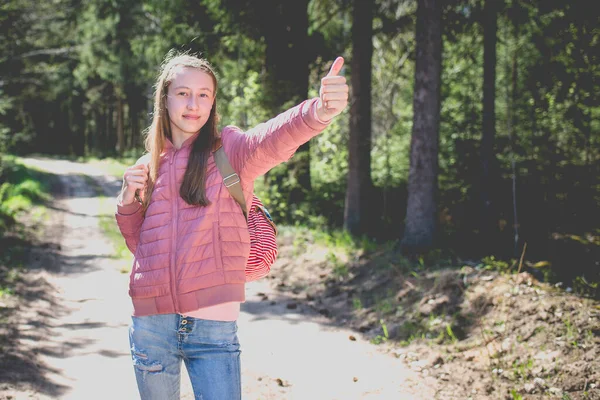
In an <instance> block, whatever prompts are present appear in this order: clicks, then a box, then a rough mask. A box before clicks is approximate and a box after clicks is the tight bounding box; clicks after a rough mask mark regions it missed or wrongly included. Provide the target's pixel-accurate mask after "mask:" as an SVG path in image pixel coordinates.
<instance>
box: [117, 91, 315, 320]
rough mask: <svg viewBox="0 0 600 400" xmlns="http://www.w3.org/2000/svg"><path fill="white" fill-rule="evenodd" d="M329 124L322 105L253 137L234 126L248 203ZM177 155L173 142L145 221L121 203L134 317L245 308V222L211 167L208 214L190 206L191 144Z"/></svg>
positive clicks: (305, 107)
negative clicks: (186, 192)
mask: <svg viewBox="0 0 600 400" xmlns="http://www.w3.org/2000/svg"><path fill="white" fill-rule="evenodd" d="M326 126H327V125H326V124H324V123H322V122H321V121H319V120H318V118H317V116H316V99H312V100H306V101H304V102H303V103H301V104H300V105H298V106H296V107H294V108H291V109H290V110H288V111H286V112H284V113H282V114H280V115H278V116H277V117H275V118H273V119H271V120H269V121H268V122H266V123H263V124H260V125H258V126H256V127H255V128H253V129H251V130H250V131H248V132H245V133H244V132H242V131H241V130H240V129H238V128H236V127H231V126H228V127H226V128H225V129H223V131H222V133H221V140H222V143H223V146H224V150H225V153H226V154H227V156H228V158H229V160H230V162H231V165H232V166H233V168H234V169H235V170H236V171H237V172H238V174H239V175H240V179H241V181H242V189H243V192H244V194H245V196H246V203H247V204H250V201H251V197H252V192H253V190H254V180H255V179H256V178H257V177H259V176H260V175H263V174H264V173H266V172H267V171H268V170H270V169H271V168H273V167H274V166H276V165H278V164H279V163H281V162H284V161H287V160H288V159H290V158H291V157H292V156H293V155H294V153H295V151H296V150H297V149H298V147H299V146H300V145H302V144H303V143H305V142H307V141H308V140H310V138H312V137H313V136H315V135H317V134H318V133H319V132H321V131H322V130H323V129H324V128H325V127H326ZM195 138H196V136H194V137H191V138H189V139H187V140H186V141H185V142H184V143H183V145H182V146H181V148H180V149H179V150H178V149H176V148H174V147H173V145H172V144H171V142H169V141H167V146H166V148H165V149H164V151H163V153H162V155H161V162H160V166H159V171H158V178H157V181H156V185H155V188H154V191H153V193H152V198H151V201H150V206H149V207H148V209H147V210H146V215H145V217H144V215H143V214H142V209H141V205H140V204H139V203H137V202H136V203H134V204H130V205H126V206H123V205H120V204H117V212H116V214H115V216H116V219H117V223H118V225H119V229H120V230H121V233H122V234H123V237H124V238H125V242H126V243H127V247H129V249H130V250H131V252H132V253H133V254H134V261H133V267H132V270H131V275H130V280H129V295H130V296H131V298H132V301H133V306H134V315H136V316H142V315H151V314H167V313H180V314H183V313H187V312H191V311H194V310H198V309H200V308H203V307H207V306H212V305H217V304H221V303H225V302H231V301H233V302H243V301H245V290H244V285H245V273H244V270H245V266H246V260H247V258H248V255H249V253H250V237H249V234H248V228H247V225H246V220H245V218H244V215H243V214H242V211H241V208H240V206H239V205H238V203H237V202H236V201H235V200H234V199H233V198H232V197H231V196H230V194H229V191H228V190H227V188H226V187H225V186H224V185H223V179H222V177H221V174H220V173H219V170H218V169H217V167H216V165H215V162H214V159H213V157H212V156H211V157H210V158H209V160H208V166H207V177H206V195H207V197H208V199H209V201H210V202H211V204H210V205H209V206H207V207H198V206H191V205H189V204H187V203H186V202H185V201H184V200H183V199H182V198H181V196H179V187H180V186H181V182H182V181H183V175H184V172H185V169H186V166H187V162H188V156H189V153H190V148H191V147H190V145H191V144H192V142H193V140H194V139H195Z"/></svg>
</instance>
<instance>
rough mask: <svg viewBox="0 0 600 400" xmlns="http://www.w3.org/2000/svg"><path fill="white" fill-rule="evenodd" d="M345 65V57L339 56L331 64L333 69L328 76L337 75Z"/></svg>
mask: <svg viewBox="0 0 600 400" xmlns="http://www.w3.org/2000/svg"><path fill="white" fill-rule="evenodd" d="M343 66H344V58H343V57H338V58H336V59H335V61H334V62H333V64H331V69H330V70H329V72H328V73H327V76H337V75H338V74H339V73H340V70H341V69H342V67H343Z"/></svg>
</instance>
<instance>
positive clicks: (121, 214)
mask: <svg viewBox="0 0 600 400" xmlns="http://www.w3.org/2000/svg"><path fill="white" fill-rule="evenodd" d="M115 218H116V219H117V225H119V230H120V231H121V234H122V235H123V237H124V238H125V244H127V247H128V248H129V250H130V251H131V252H132V253H133V254H135V249H136V248H137V245H138V242H139V240H140V230H141V227H142V222H143V221H144V214H143V210H142V205H141V204H140V203H138V202H137V201H136V202H133V203H132V204H128V205H125V206H124V205H122V204H121V203H120V202H119V200H117V211H116V212H115Z"/></svg>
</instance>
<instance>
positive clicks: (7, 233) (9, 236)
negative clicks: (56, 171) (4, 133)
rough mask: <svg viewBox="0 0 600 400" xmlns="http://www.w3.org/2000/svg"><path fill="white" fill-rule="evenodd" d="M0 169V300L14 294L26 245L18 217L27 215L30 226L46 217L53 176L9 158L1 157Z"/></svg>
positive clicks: (14, 158) (50, 197)
mask: <svg viewBox="0 0 600 400" xmlns="http://www.w3.org/2000/svg"><path fill="white" fill-rule="evenodd" d="M0 168H1V170H0V297H6V296H12V295H14V290H13V287H14V284H15V282H16V281H17V280H18V277H19V273H20V272H21V271H22V270H23V268H24V262H25V257H26V247H27V246H28V241H27V238H26V233H27V232H26V230H25V227H24V226H23V225H22V224H21V223H20V222H19V218H20V217H21V216H22V215H24V214H28V217H29V220H30V223H33V224H35V225H38V226H39V225H40V223H41V222H42V221H43V220H44V219H45V218H46V217H47V215H48V213H47V208H46V206H45V205H46V203H47V202H48V201H49V200H51V199H52V195H51V193H50V190H51V186H52V182H53V180H54V179H56V177H55V176H54V175H52V174H49V173H46V172H43V171H39V170H36V169H34V168H30V167H27V166H25V165H24V164H23V163H22V162H20V160H19V158H18V157H15V156H11V155H4V156H2V157H1V159H0Z"/></svg>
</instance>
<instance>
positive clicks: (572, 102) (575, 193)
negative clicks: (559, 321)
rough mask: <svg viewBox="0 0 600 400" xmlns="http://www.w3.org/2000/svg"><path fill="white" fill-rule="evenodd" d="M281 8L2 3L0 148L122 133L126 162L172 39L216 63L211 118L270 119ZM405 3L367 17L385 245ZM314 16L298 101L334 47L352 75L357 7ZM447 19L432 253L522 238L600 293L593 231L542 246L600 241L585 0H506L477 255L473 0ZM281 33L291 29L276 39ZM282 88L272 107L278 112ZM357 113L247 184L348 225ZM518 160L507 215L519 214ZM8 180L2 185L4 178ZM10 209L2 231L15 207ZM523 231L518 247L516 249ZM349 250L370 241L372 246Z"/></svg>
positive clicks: (553, 273)
mask: <svg viewBox="0 0 600 400" xmlns="http://www.w3.org/2000/svg"><path fill="white" fill-rule="evenodd" d="M263 3H264V4H263ZM280 6H282V7H283V8H286V9H288V8H287V7H289V4H288V5H283V3H281V4H279V5H278V6H274V5H273V4H272V3H270V2H266V3H265V2H255V1H250V0H245V1H241V2H240V1H232V0H202V1H197V2H186V1H183V0H171V1H157V0H144V1H141V2H134V1H131V0H110V1H109V0H91V1H87V2H73V1H71V0H55V1H52V2H35V1H32V0H7V1H5V2H3V4H2V6H1V7H2V8H1V12H0V31H1V32H2V33H3V34H2V35H1V36H0V49H1V52H0V54H2V56H0V76H2V82H0V116H1V117H2V118H0V153H4V152H7V151H10V152H16V153H28V152H32V151H37V152H44V153H54V154H63V155H78V156H84V155H85V156H90V155H97V156H101V157H104V156H106V155H117V149H116V144H117V131H119V129H118V127H119V126H122V128H123V132H124V134H125V139H126V140H125V148H120V149H118V152H119V154H120V155H123V154H129V155H132V156H133V157H134V158H136V159H137V156H139V155H140V154H141V153H142V149H141V148H142V137H143V135H142V132H143V131H144V129H145V128H146V127H148V125H149V123H150V117H151V116H150V115H149V111H150V109H151V103H152V101H153V96H152V95H153V94H152V91H153V88H152V85H153V83H154V81H155V79H156V74H157V69H158V67H159V65H160V63H161V61H162V60H163V57H164V56H165V54H166V53H167V52H168V51H169V50H170V49H178V50H190V51H194V52H201V53H202V54H203V56H205V57H207V58H208V60H209V61H210V62H212V63H213V65H214V66H215V68H216V70H217V72H218V75H219V93H218V98H217V102H218V109H219V112H220V114H221V116H222V123H221V125H222V126H223V125H229V124H234V125H238V126H240V127H242V128H243V129H248V128H251V127H253V126H255V125H257V124H258V123H260V122H263V121H265V120H267V119H268V118H270V117H274V115H273V114H274V113H275V111H274V110H275V109H283V108H285V107H287V106H289V105H292V104H293V103H294V102H295V101H297V99H296V98H295V96H296V95H292V94H290V95H289V96H288V97H290V98H284V97H285V96H287V94H286V93H288V89H289V88H288V87H287V86H285V87H284V85H282V86H275V87H273V85H272V84H271V83H270V82H271V81H270V80H269V75H270V74H272V72H273V68H275V67H276V66H277V65H275V64H273V58H272V57H271V56H269V55H272V53H269V51H273V48H272V47H271V48H270V47H269V46H270V45H272V44H273V37H272V36H269V35H272V34H271V33H269V32H267V29H266V27H267V25H265V24H264V21H265V20H274V18H273V16H276V15H278V14H277V13H279V12H281V11H282V10H283V8H282V7H280ZM415 8H416V2H404V1H391V2H377V7H376V10H375V18H374V21H373V27H374V32H375V34H374V37H373V56H372V58H371V61H372V87H371V88H370V94H371V96H372V151H371V160H372V162H371V178H372V181H373V184H374V187H373V188H372V189H373V192H372V193H371V194H370V195H369V201H368V203H369V208H370V211H372V212H373V215H372V216H370V217H369V218H370V220H371V221H372V222H373V226H374V228H373V229H372V231H369V232H366V234H367V235H368V238H369V239H368V240H371V239H376V240H377V241H379V242H383V241H388V240H389V241H390V242H391V241H393V240H398V239H399V238H400V235H401V233H402V229H403V227H402V225H403V221H404V219H405V217H406V216H405V211H406V197H407V190H406V185H407V181H408V167H409V160H410V154H409V151H410V143H411V130H412V123H413V118H414V115H413V109H412V107H413V96H414V93H413V83H414V76H415V72H417V71H415V68H416V66H415V63H414V59H415V52H416V49H415V40H414V31H415V29H414V28H415V26H414V22H415ZM307 11H308V27H307V28H308V36H307V44H306V46H307V48H308V49H309V51H308V53H307V54H306V57H307V59H308V62H309V68H308V69H307V70H306V77H305V78H306V80H307V81H308V88H309V89H308V96H309V97H313V96H316V95H317V94H318V88H319V80H320V78H321V77H322V75H323V73H324V72H325V70H326V68H325V67H326V65H327V63H328V62H330V60H331V59H332V58H333V57H334V56H336V55H343V56H345V58H346V61H347V64H346V67H345V69H344V74H345V76H346V77H347V78H348V80H349V81H351V78H352V72H353V71H352V70H351V69H352V65H351V63H350V61H351V60H350V58H351V57H350V55H351V50H352V45H353V44H352V43H351V34H350V33H351V29H352V25H353V24H352V22H353V21H352V17H351V12H350V11H351V3H350V2H343V1H342V2H340V1H335V0H311V1H310V2H308V8H307ZM443 18H444V25H443V26H444V30H443V35H444V45H443V52H444V53H443V57H442V59H443V70H442V87H441V103H440V106H441V116H440V118H441V126H440V132H439V157H438V159H439V174H438V177H437V178H438V186H439V191H438V197H437V202H438V222H439V234H438V236H437V238H438V242H439V247H440V248H443V249H444V250H446V249H451V250H452V253H453V254H457V255H458V254H460V255H461V256H462V257H463V258H466V257H470V258H481V257H483V256H487V255H492V254H493V255H494V256H495V257H496V259H495V260H487V261H486V265H488V266H489V267H490V268H494V269H499V270H505V269H506V265H504V264H502V263H501V262H500V261H498V260H511V259H514V258H515V257H518V254H514V253H515V249H518V248H521V245H522V242H523V241H527V242H528V243H529V244H530V249H531V250H530V251H531V253H528V256H531V258H532V259H544V260H548V261H550V262H551V263H552V267H551V268H549V269H547V270H544V271H542V272H543V274H544V275H545V276H546V278H547V279H560V280H561V281H564V282H565V283H568V284H569V285H570V286H572V287H573V288H574V290H576V291H577V292H578V293H582V294H585V295H587V296H591V297H597V296H599V295H600V294H599V291H598V282H600V276H599V275H598V274H589V273H588V272H587V271H589V270H593V267H594V265H595V264H593V262H592V263H591V261H590V260H591V259H593V258H594V257H595V258H597V256H596V255H597V252H598V250H597V248H598V247H597V246H596V245H595V244H594V243H595V242H594V240H591V241H587V242H585V241H583V242H581V243H580V244H581V246H582V247H579V248H575V247H572V248H571V249H570V250H569V254H571V255H582V254H588V255H589V257H587V258H586V259H581V260H580V259H577V261H576V262H570V261H569V260H572V259H573V257H572V256H571V257H562V256H561V255H560V254H558V253H559V252H558V251H557V252H556V253H557V254H554V255H553V254H552V250H553V249H554V248H556V246H554V244H555V242H554V241H552V240H549V239H548V238H554V237H556V235H557V234H560V235H574V236H576V237H580V238H585V237H587V236H589V235H591V236H592V237H595V238H597V237H599V234H598V232H597V231H595V229H597V227H596V226H595V225H594V220H593V218H589V216H590V215H594V213H595V212H596V211H597V208H598V206H599V205H600V196H599V195H598V193H599V190H600V186H598V185H597V182H596V180H595V179H594V178H595V177H596V176H597V175H598V170H597V164H598V160H599V159H600V151H599V149H600V146H599V141H600V136H599V135H598V134H597V132H599V128H600V123H599V122H598V121H600V119H599V118H598V117H599V116H600V101H599V99H598V93H600V90H598V89H600V83H599V82H600V80H599V79H598V78H599V77H600V70H599V69H598V68H597V66H598V65H600V60H599V59H598V57H599V56H598V54H597V51H595V50H596V47H597V43H598V41H599V40H600V31H599V30H598V24H597V21H598V14H597V11H595V9H593V8H592V9H590V8H589V7H587V6H586V2H585V1H576V2H562V3H561V2H544V1H539V0H536V1H531V2H525V1H521V0H519V1H514V2H511V3H510V6H508V3H507V6H506V7H501V9H500V11H499V15H498V32H497V37H498V43H497V46H496V49H497V60H496V102H495V104H496V138H495V143H494V151H495V157H496V161H497V162H496V165H495V166H494V168H495V169H494V176H495V177H494V178H493V180H494V181H493V182H492V184H491V186H492V187H493V192H494V193H492V198H493V204H492V213H493V216H492V219H493V221H494V222H495V223H496V225H497V229H496V230H495V232H494V235H495V236H494V238H493V240H491V242H493V247H494V248H493V249H491V250H490V251H487V250H486V254H480V253H479V250H480V249H481V251H483V249H482V246H480V243H478V238H479V235H480V232H479V225H480V218H481V211H480V210H481V204H480V201H481V198H480V192H479V190H480V184H481V182H480V176H481V160H480V158H479V145H480V140H481V122H482V106H481V104H482V92H483V91H482V85H483V55H484V49H483V45H484V43H483V29H482V23H481V2H478V1H475V0H465V1H460V2H457V3H453V4H452V5H450V6H449V7H447V8H446V9H445V12H444V16H443ZM278 21H279V20H278ZM268 27H271V28H273V29H275V28H274V26H272V25H268ZM275 39H276V40H275V41H277V40H288V38H283V35H282V37H281V38H279V37H276V38H275ZM288 44H289V43H288ZM277 54H281V53H277ZM298 54H299V53H298ZM268 56H269V57H268ZM279 61H281V60H279ZM302 61H304V60H302ZM303 73H304V72H303ZM301 80H302V82H304V80H303V79H301V77H298V82H300V81H301ZM351 90H352V88H351ZM275 98H277V99H279V100H277V104H275V105H273V104H272V103H273V99H275ZM269 104H270V106H269ZM350 117H351V113H350V107H349V108H348V110H347V111H346V112H344V113H343V114H342V115H341V116H340V117H339V118H336V119H335V120H334V121H333V122H332V123H331V125H330V126H329V127H328V129H327V130H325V132H323V133H322V134H321V135H319V136H317V137H316V138H314V139H313V140H312V141H311V143H310V154H306V153H304V154H302V153H301V152H299V153H298V154H297V159H296V158H295V159H294V160H293V161H294V162H290V163H285V164H282V165H281V166H279V167H277V168H275V169H274V170H272V171H270V172H269V173H268V174H267V177H266V178H265V180H263V179H259V180H258V181H257V182H256V187H257V191H258V193H259V195H260V196H261V199H262V200H263V202H264V203H265V204H266V206H267V207H268V208H269V210H270V211H272V214H273V216H274V217H275V219H276V221H278V223H281V224H283V223H286V224H290V225H308V226H309V227H311V228H314V229H318V230H321V231H333V230H335V229H340V228H341V227H342V226H343V222H344V203H345V198H346V187H347V182H346V179H347V171H348V149H347V145H348V135H349V132H348V130H349V119H350ZM302 157H306V158H303V159H302ZM296 161H298V162H299V163H297V162H296ZM302 162H306V163H310V179H311V185H310V186H311V190H310V191H306V192H304V191H303V190H302V189H300V188H301V186H302V185H301V182H299V181H298V177H299V176H302V171H296V170H294V168H297V166H298V165H302ZM513 165H514V173H515V182H514V183H515V194H516V196H515V198H516V201H517V212H518V220H517V221H514V220H513V219H514V217H513V186H512V185H513V181H512V175H513ZM1 168H2V166H1V165H0V169H1ZM117 169H118V168H117ZM117 169H115V171H116V170H117ZM0 173H1V171H0ZM115 174H116V172H115ZM29 185H30V186H29V187H27V186H24V187H22V191H23V193H25V192H26V193H25V194H23V196H24V197H23V198H20V199H19V197H18V196H17V195H14V196H13V195H12V194H11V197H12V198H13V200H11V202H12V204H9V205H10V208H11V209H13V208H19V207H20V208H23V207H25V204H26V200H24V199H25V198H29V197H28V196H30V195H32V193H35V192H36V191H37V190H38V189H37V188H35V187H33V186H31V184H29ZM10 190H11V191H12V189H10ZM3 191H4V192H5V193H8V189H7V188H6V187H5V188H4V189H3ZM5 195H6V194H5ZM3 206H4V207H5V208H6V207H8V206H6V205H3ZM3 215H4V217H3V221H4V222H3V224H5V225H6V224H8V223H9V222H7V221H8V220H6V218H9V217H7V215H8V214H7V213H5V214H3ZM516 227H518V228H519V239H520V241H521V243H514V241H515V239H514V238H515V228H516ZM336 240H337V239H336ZM347 245H348V246H351V244H349V242H348V244H347ZM360 247H361V248H363V249H365V250H366V251H369V250H368V248H369V243H368V242H364V243H360ZM551 256H552V257H551ZM434 263H435V262H434ZM419 265H420V267H419V268H423V267H424V266H428V265H431V260H430V259H428V257H427V256H425V257H423V259H422V260H421V263H420V264H416V266H419ZM511 265H512V264H511ZM412 267H415V266H412ZM412 267H411V268H412ZM416 268H417V267H415V269H416Z"/></svg>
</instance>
